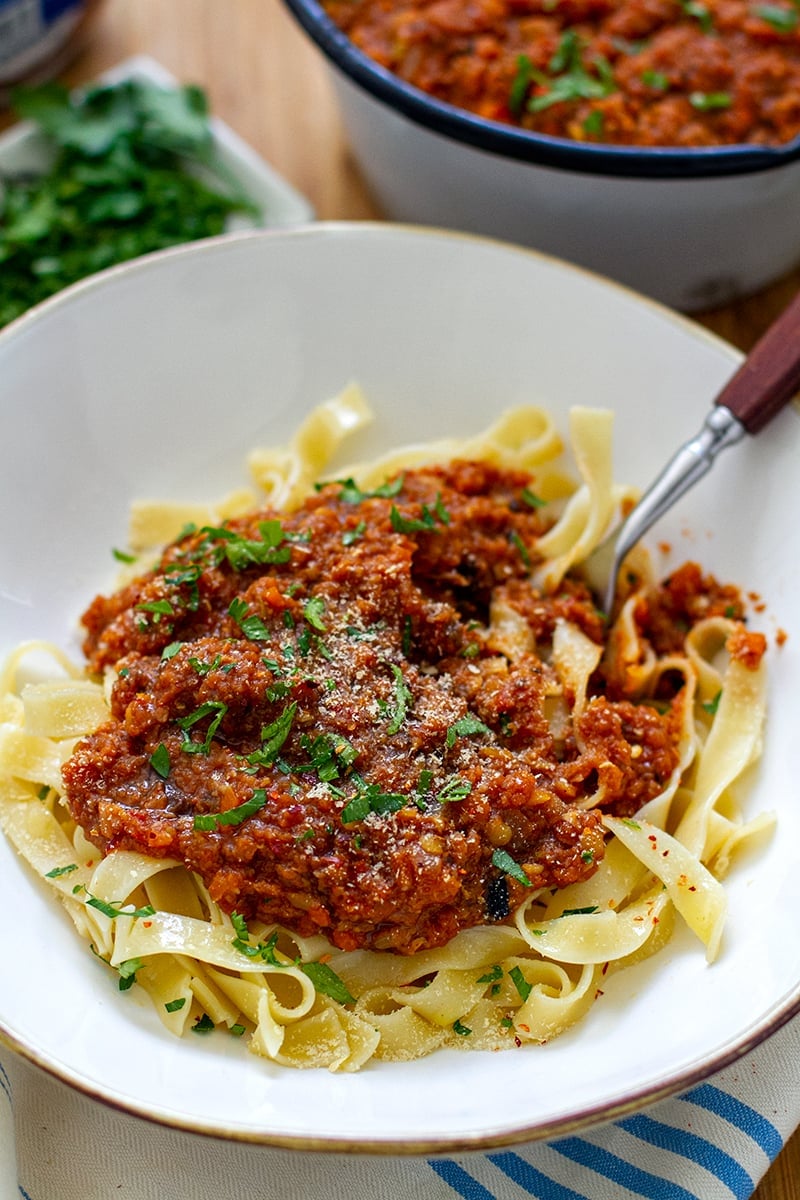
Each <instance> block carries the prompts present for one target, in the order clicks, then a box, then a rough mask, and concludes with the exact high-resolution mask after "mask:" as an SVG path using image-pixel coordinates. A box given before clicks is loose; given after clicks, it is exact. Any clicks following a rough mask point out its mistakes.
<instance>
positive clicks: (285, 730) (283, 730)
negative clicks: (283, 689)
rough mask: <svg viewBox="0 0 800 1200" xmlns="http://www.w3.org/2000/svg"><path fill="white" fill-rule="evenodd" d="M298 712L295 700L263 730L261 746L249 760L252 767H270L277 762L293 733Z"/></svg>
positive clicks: (249, 756)
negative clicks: (281, 750)
mask: <svg viewBox="0 0 800 1200" xmlns="http://www.w3.org/2000/svg"><path fill="white" fill-rule="evenodd" d="M296 712H297V702H296V701H295V700H293V701H292V702H291V703H290V704H287V705H286V707H285V708H284V710H283V712H281V714H280V715H279V716H277V717H276V718H275V720H274V721H271V722H270V724H269V725H265V726H264V727H263V728H262V730H261V746H260V748H259V749H258V750H254V751H253V753H252V754H250V755H248V758H247V761H248V762H249V763H250V765H251V766H257V767H268V766H270V765H271V764H272V763H274V762H275V759H276V758H277V757H278V753H279V752H280V749H281V747H282V746H283V744H284V742H285V741H286V739H287V738H288V736H289V734H290V732H291V729H292V724H293V722H294V718H295V713H296Z"/></svg>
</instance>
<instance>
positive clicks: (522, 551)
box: [508, 529, 531, 567]
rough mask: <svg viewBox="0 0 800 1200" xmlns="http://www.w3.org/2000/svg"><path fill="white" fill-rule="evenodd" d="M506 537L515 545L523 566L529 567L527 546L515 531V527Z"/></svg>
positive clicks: (529, 560)
mask: <svg viewBox="0 0 800 1200" xmlns="http://www.w3.org/2000/svg"><path fill="white" fill-rule="evenodd" d="M508 539H509V541H510V542H512V543H513V545H514V546H516V548H517V550H518V551H519V556H520V558H521V559H522V561H523V562H524V564H525V566H526V567H530V565H531V556H530V554H529V553H528V547H527V546H526V545H525V543H524V542H523V540H522V538H521V537H520V536H519V534H518V533H517V531H516V529H512V530H511V532H510V533H509V535H508Z"/></svg>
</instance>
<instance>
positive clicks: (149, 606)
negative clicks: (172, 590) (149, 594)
mask: <svg viewBox="0 0 800 1200" xmlns="http://www.w3.org/2000/svg"><path fill="white" fill-rule="evenodd" d="M136 609H137V610H138V611H139V612H146V613H150V614H151V615H152V617H153V622H154V624H157V623H158V622H159V621H160V620H161V618H162V617H174V616H175V609H174V608H173V607H172V604H171V603H170V601H169V600H145V601H143V602H142V603H141V604H137V605H136Z"/></svg>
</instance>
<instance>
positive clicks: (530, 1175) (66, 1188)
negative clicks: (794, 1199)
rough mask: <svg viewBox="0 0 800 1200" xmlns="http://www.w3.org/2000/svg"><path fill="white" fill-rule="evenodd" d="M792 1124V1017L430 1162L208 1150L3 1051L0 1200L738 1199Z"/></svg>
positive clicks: (796, 1024)
mask: <svg viewBox="0 0 800 1200" xmlns="http://www.w3.org/2000/svg"><path fill="white" fill-rule="evenodd" d="M799 1123H800V1016H798V1017H795V1018H794V1020H793V1021H791V1022H790V1023H789V1024H787V1025H786V1026H784V1028H783V1029H781V1030H780V1031H778V1032H777V1033H776V1034H774V1035H773V1037H772V1038H770V1039H769V1040H768V1041H767V1042H766V1043H764V1044H763V1045H761V1046H759V1047H758V1048H757V1049H756V1050H754V1051H752V1052H751V1053H750V1054H749V1055H747V1056H746V1057H745V1058H742V1059H741V1060H740V1061H739V1062H737V1063H735V1064H734V1065H733V1066H731V1067H729V1068H727V1069H726V1070H724V1071H722V1072H720V1073H719V1074H718V1075H715V1076H714V1077H712V1078H711V1079H709V1080H707V1081H706V1082H703V1083H700V1084H699V1085H697V1086H696V1087H693V1088H692V1089H691V1090H689V1091H687V1092H684V1093H683V1094H682V1095H680V1096H676V1097H674V1098H672V1099H668V1100H663V1101H661V1102H659V1103H657V1104H654V1105H651V1106H650V1107H648V1108H646V1109H644V1110H642V1111H639V1112H636V1113H634V1114H632V1115H630V1116H626V1117H624V1118H622V1119H621V1120H618V1121H614V1122H611V1123H608V1124H605V1125H598V1126H596V1127H594V1128H592V1129H590V1130H586V1131H581V1132H580V1133H577V1134H574V1135H570V1136H567V1137H561V1138H557V1139H555V1140H553V1141H550V1142H541V1143H540V1142H536V1143H528V1144H525V1145H521V1146H513V1147H509V1148H508V1149H503V1150H497V1151H491V1152H488V1153H478V1152H474V1153H471V1154H465V1155H458V1156H455V1157H442V1158H430V1159H422V1158H403V1157H394V1158H374V1157H369V1156H359V1155H330V1154H316V1153H314V1154H311V1153H308V1154H305V1153H296V1152H292V1151H288V1150H275V1149H271V1148H265V1147H259V1146H249V1145H240V1144H236V1143H232V1142H218V1141H214V1140H210V1139H206V1138H202V1137H199V1136H197V1135H194V1134H189V1133H185V1132H182V1131H180V1130H176V1129H168V1128H162V1127H159V1126H155V1125H151V1124H149V1123H148V1122H145V1121H142V1120H139V1119H137V1118H134V1117H130V1116H126V1115H125V1114H123V1113H120V1112H117V1111H115V1110H113V1109H110V1108H106V1107H105V1106H103V1105H101V1104H98V1103H97V1102H95V1101H92V1100H89V1099H87V1098H86V1097H84V1096H83V1095H81V1094H79V1093H77V1092H75V1091H72V1090H71V1089H70V1088H68V1087H66V1086H65V1085H64V1084H62V1083H59V1082H57V1081H56V1080H53V1079H51V1078H50V1077H49V1076H47V1075H45V1074H44V1073H43V1072H41V1071H39V1070H38V1069H37V1068H34V1067H32V1066H30V1065H29V1064H27V1063H24V1062H22V1061H21V1060H20V1059H18V1058H16V1057H15V1056H13V1055H11V1054H9V1053H5V1052H4V1054H3V1056H2V1059H0V1200H20V1198H22V1200H332V1198H334V1200H338V1198H339V1197H347V1198H348V1200H531V1197H533V1198H534V1200H640V1198H641V1197H647V1198H648V1200H747V1198H748V1197H749V1196H751V1195H752V1193H753V1191H754V1190H755V1188H756V1186H757V1184H758V1182H759V1180H760V1179H761V1178H762V1176H763V1175H764V1173H765V1172H766V1170H767V1169H768V1167H769V1165H770V1163H771V1162H772V1160H773V1159H774V1158H775V1156H776V1155H777V1154H778V1152H779V1151H780V1149H781V1147H782V1146H783V1144H784V1141H785V1139H786V1138H788V1137H789V1136H790V1135H791V1133H792V1132H793V1131H794V1129H795V1128H796V1127H797V1125H798V1124H799Z"/></svg>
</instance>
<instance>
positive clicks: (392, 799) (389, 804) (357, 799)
mask: <svg viewBox="0 0 800 1200" xmlns="http://www.w3.org/2000/svg"><path fill="white" fill-rule="evenodd" d="M354 782H355V784H356V787H357V789H358V790H357V791H356V794H355V795H354V796H353V797H352V798H351V799H350V800H348V802H347V804H345V806H344V808H343V809H342V824H343V825H352V824H354V823H355V822H356V821H363V820H364V818H365V817H367V816H369V814H370V813H377V814H378V815H379V816H385V815H386V814H387V813H393V812H399V811H400V809H401V808H404V807H405V805H406V804H408V802H409V797H408V796H403V795H401V794H399V793H397V792H382V791H381V789H380V787H379V785H378V784H377V783H365V782H364V780H363V779H361V778H360V777H359V776H354Z"/></svg>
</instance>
